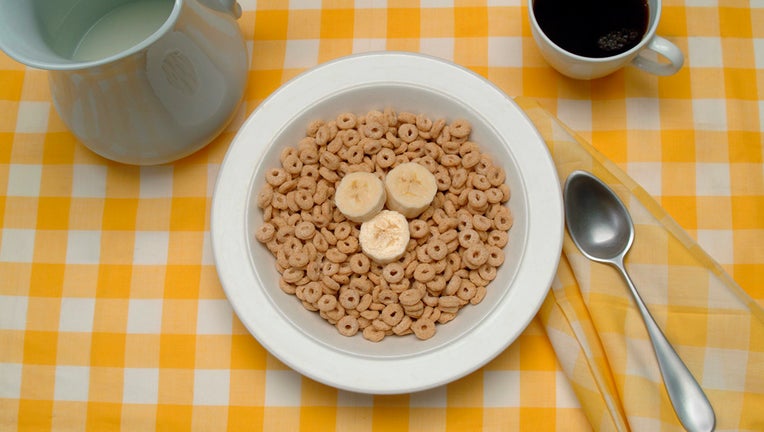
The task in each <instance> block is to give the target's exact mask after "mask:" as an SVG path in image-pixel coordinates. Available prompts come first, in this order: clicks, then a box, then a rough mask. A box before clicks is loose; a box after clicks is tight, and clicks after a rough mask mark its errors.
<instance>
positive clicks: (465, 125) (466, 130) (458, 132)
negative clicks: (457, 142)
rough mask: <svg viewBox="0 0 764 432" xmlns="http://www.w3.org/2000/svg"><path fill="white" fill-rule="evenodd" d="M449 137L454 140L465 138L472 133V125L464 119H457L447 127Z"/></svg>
mask: <svg viewBox="0 0 764 432" xmlns="http://www.w3.org/2000/svg"><path fill="white" fill-rule="evenodd" d="M448 127H449V132H451V136H454V137H456V138H465V137H467V136H469V134H470V133H471V132H472V125H471V124H470V122H468V121H467V120H464V119H457V120H454V121H452V122H451V124H449V125H448Z"/></svg>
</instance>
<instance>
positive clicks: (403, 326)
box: [393, 314, 413, 336]
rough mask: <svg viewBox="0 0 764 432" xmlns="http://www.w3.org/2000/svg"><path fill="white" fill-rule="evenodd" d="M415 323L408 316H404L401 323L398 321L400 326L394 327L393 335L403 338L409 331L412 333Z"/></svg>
mask: <svg viewBox="0 0 764 432" xmlns="http://www.w3.org/2000/svg"><path fill="white" fill-rule="evenodd" d="M412 323H413V320H412V319H411V317H410V316H408V315H405V314H404V315H403V318H401V320H400V321H398V324H396V325H394V326H393V333H395V334H396V335H398V336H403V335H404V334H407V331H408V332H410V331H411V324H412Z"/></svg>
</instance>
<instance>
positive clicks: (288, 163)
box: [282, 154, 303, 175]
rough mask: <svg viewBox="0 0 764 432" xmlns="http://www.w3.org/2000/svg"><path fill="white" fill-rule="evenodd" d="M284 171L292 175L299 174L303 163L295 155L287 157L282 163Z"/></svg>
mask: <svg viewBox="0 0 764 432" xmlns="http://www.w3.org/2000/svg"><path fill="white" fill-rule="evenodd" d="M282 165H283V167H284V170H285V171H286V172H288V173H289V174H292V175H298V174H300V171H302V166H303V163H302V161H301V160H300V158H299V157H298V156H297V155H296V154H292V155H289V156H287V157H286V158H285V159H284V162H283V163H282Z"/></svg>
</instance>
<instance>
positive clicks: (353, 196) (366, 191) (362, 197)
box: [334, 172, 386, 222]
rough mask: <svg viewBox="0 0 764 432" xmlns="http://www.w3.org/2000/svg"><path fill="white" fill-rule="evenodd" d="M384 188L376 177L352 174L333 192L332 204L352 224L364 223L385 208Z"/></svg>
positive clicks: (365, 174) (343, 179) (341, 181)
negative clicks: (352, 222)
mask: <svg viewBox="0 0 764 432" xmlns="http://www.w3.org/2000/svg"><path fill="white" fill-rule="evenodd" d="M385 195H386V193H385V186H384V185H383V184H382V180H380V179H379V177H377V176H376V175H374V174H372V173H368V172H354V173H350V174H347V175H345V176H344V177H342V180H340V184H339V185H338V186H337V190H336V191H335V192H334V204H335V205H336V206H337V208H338V209H339V210H340V211H341V212H342V214H344V215H345V217H346V218H348V219H350V220H352V221H354V222H366V221H367V220H369V219H371V218H373V217H374V216H375V215H376V214H377V213H379V211H380V210H382V207H384V206H385Z"/></svg>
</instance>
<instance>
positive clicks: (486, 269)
mask: <svg viewBox="0 0 764 432" xmlns="http://www.w3.org/2000/svg"><path fill="white" fill-rule="evenodd" d="M477 271H478V275H479V276H480V277H481V278H483V279H484V280H486V281H488V282H490V281H492V280H494V279H496V267H494V266H492V265H490V264H488V263H486V264H483V265H482V266H480V268H479V269H477Z"/></svg>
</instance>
